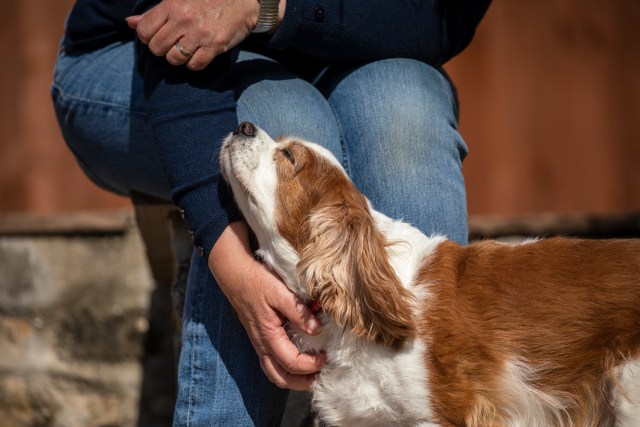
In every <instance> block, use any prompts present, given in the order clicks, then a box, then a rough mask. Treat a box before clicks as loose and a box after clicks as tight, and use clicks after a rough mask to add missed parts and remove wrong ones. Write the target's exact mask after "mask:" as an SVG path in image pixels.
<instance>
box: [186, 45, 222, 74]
mask: <svg viewBox="0 0 640 427" xmlns="http://www.w3.org/2000/svg"><path fill="white" fill-rule="evenodd" d="M218 53H222V52H217V51H215V50H213V49H212V48H210V47H200V48H198V50H197V51H195V52H193V56H192V57H191V59H190V60H189V61H188V62H187V67H188V68H189V69H191V70H194V71H200V70H202V69H203V68H204V67H206V66H207V65H209V64H210V63H211V61H213V58H215V57H216V56H217V54H218Z"/></svg>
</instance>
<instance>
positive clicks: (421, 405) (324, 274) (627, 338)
mask: <svg viewBox="0 0 640 427" xmlns="http://www.w3.org/2000/svg"><path fill="white" fill-rule="evenodd" d="M221 166H222V174H223V176H224V178H225V180H226V181H227V182H228V184H229V185H230V187H231V189H232V191H233V194H234V197H235V199H236V201H237V204H238V206H239V207H240V209H241V211H242V212H243V214H244V216H245V218H246V220H247V222H248V224H249V226H250V227H251V228H252V230H253V231H254V233H255V235H256V237H257V240H258V243H259V247H260V249H259V255H260V257H261V258H262V260H264V262H265V263H266V264H267V265H268V266H269V267H270V268H271V269H273V270H274V271H275V272H277V274H279V275H280V277H281V278H282V279H283V280H284V282H285V283H286V284H287V286H288V287H289V288H290V289H291V290H292V291H293V292H294V293H295V294H296V295H297V296H298V297H300V298H301V299H302V300H304V301H306V302H308V303H313V305H314V307H316V308H319V309H320V311H319V316H320V318H321V319H322V322H323V325H324V328H323V330H322V332H321V333H320V334H319V335H318V336H308V335H305V334H303V333H301V332H299V331H294V332H293V333H292V339H293V340H294V342H295V343H296V344H297V345H298V347H299V349H300V351H302V352H316V351H325V352H326V354H327V363H326V366H325V367H324V368H323V370H322V372H320V374H319V375H318V378H317V381H316V382H315V383H314V386H313V403H314V406H315V408H316V409H317V410H318V413H319V415H320V417H321V418H322V419H323V420H324V421H325V422H327V423H329V424H331V425H335V426H367V427H373V426H467V427H498V426H523V427H536V426H540V427H542V426H544V427H547V426H629V427H631V426H632V427H638V426H640V240H609V241H588V240H572V239H566V238H552V239H547V240H535V241H527V242H525V243H522V244H518V245H508V244H501V243H497V242H493V241H483V242H480V243H475V244H471V245H469V246H461V245H458V244H456V243H453V242H450V241H448V240H447V239H446V238H444V237H442V236H430V237H429V236H425V235H424V234H422V233H421V232H420V231H418V230H417V229H416V228H414V227H412V226H411V225H409V224H406V223H403V222H401V221H395V220H393V219H390V218H388V217H386V216H385V215H383V214H381V213H380V212H377V211H375V210H374V209H373V208H372V206H371V204H370V203H369V201H368V200H367V199H366V198H365V196H363V195H362V193H360V192H359V191H358V190H357V189H356V187H355V186H354V184H353V183H352V182H351V181H350V180H349V178H348V177H347V175H346V173H345V171H344V169H343V168H342V166H341V165H340V163H339V162H338V161H337V160H336V159H335V158H334V157H333V156H332V155H331V154H330V153H329V152H328V151H327V150H326V149H324V148H322V147H320V146H319V145H316V144H313V143H310V142H305V141H301V140H298V139H294V138H280V139H279V140H278V141H274V140H273V139H271V138H270V137H269V136H268V135H267V134H266V133H265V132H264V131H263V130H261V129H260V128H258V127H256V126H254V125H252V124H251V123H248V122H243V123H241V124H240V126H239V127H238V129H237V130H236V131H235V132H233V134H231V135H229V137H228V138H227V139H226V140H225V142H224V145H223V147H222V151H221Z"/></svg>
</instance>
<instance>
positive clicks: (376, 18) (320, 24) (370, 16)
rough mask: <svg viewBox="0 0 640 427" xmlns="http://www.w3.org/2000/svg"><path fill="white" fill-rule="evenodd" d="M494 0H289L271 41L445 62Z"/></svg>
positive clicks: (354, 55)
mask: <svg viewBox="0 0 640 427" xmlns="http://www.w3.org/2000/svg"><path fill="white" fill-rule="evenodd" d="M489 3H490V0H442V1H439V0H422V1H421V0H399V1H391V0H287V8H286V11H285V17H284V20H283V22H282V24H281V25H280V27H278V29H277V30H276V32H275V33H274V34H273V36H272V37H271V39H270V41H269V45H270V46H271V47H274V48H279V49H283V48H286V47H293V48H295V49H297V50H299V51H302V52H304V53H306V54H309V55H313V56H315V57H318V58H321V59H325V60H328V61H370V60H376V59H382V58H390V57H406V58H414V59H419V60H422V61H425V62H427V63H429V64H431V65H441V64H443V63H444V62H446V61H447V60H449V59H450V58H452V57H453V56H454V55H456V54H458V53H459V52H460V51H462V49H464V48H465V47H466V46H467V45H468V44H469V42H470V41H471V39H472V37H473V34H474V32H475V28H476V26H477V25H478V23H479V22H480V20H481V19H482V16H483V15H484V13H485V12H486V10H487V8H488V6H489Z"/></svg>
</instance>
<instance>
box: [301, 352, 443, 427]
mask: <svg viewBox="0 0 640 427" xmlns="http://www.w3.org/2000/svg"><path fill="white" fill-rule="evenodd" d="M423 352H424V348H423V345H422V344H421V343H419V342H413V343H410V344H408V345H407V346H406V347H405V348H403V349H402V350H400V351H398V352H393V351H391V350H388V349H384V348H382V347H380V346H377V345H372V344H367V343H361V342H358V343H356V344H355V347H354V348H348V349H346V350H345V348H344V347H343V348H341V349H337V348H333V349H332V348H331V346H329V348H328V349H327V356H328V362H327V365H326V366H325V368H324V369H323V370H322V372H321V374H320V376H319V378H318V381H317V382H316V384H315V386H314V390H313V402H314V406H315V407H316V409H317V410H318V412H319V413H320V416H321V417H322V418H323V419H324V420H325V421H327V422H328V423H329V424H331V425H345V426H366V427H372V426H389V425H403V426H412V425H429V423H428V420H430V419H432V418H431V411H430V409H429V401H428V392H427V386H426V384H427V377H426V370H425V368H424V366H423V363H422V360H423V359H422V355H423Z"/></svg>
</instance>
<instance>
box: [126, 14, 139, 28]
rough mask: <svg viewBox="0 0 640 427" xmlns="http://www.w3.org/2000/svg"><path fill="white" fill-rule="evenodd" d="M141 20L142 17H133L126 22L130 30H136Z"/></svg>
mask: <svg viewBox="0 0 640 427" xmlns="http://www.w3.org/2000/svg"><path fill="white" fill-rule="evenodd" d="M140 19H142V15H133V16H129V17H127V18H124V20H125V21H127V25H128V26H129V27H130V28H133V29H134V30H135V29H136V28H137V27H138V23H139V22H140Z"/></svg>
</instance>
